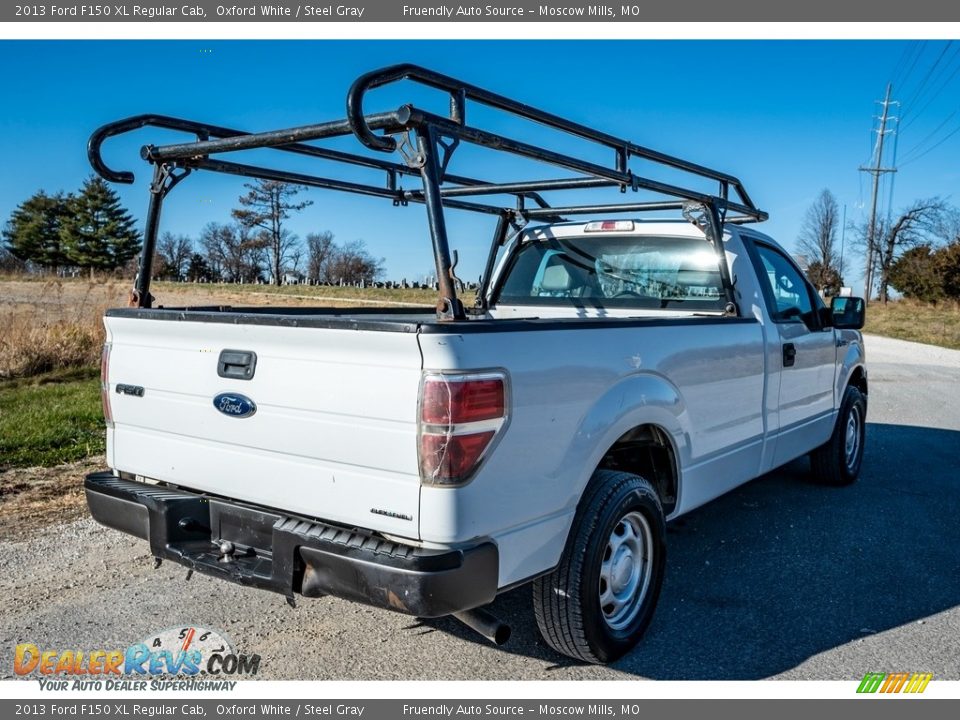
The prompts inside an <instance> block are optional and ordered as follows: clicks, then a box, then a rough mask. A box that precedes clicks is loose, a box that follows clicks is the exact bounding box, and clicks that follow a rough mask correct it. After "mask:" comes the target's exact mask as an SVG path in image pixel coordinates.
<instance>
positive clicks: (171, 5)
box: [0, 0, 960, 23]
mask: <svg viewBox="0 0 960 720" xmlns="http://www.w3.org/2000/svg"><path fill="white" fill-rule="evenodd" d="M0 20H2V21H4V22H264V21H274V22H297V23H298V22H321V23H323V22H403V21H409V22H581V23H582V22H683V21H706V22H718V21H728V22H749V21H764V22H855V21H864V20H870V21H871V22H931V21H933V22H952V21H957V20H960V2H943V0H912V2H909V3H904V2H895V1H894V0H839V1H838V0H805V2H802V3H800V2H783V1H782V0H781V1H780V2H771V1H770V0H726V1H725V2H722V3H718V2H716V0H686V2H683V3H664V2H650V1H649V0H637V1H636V2H626V3H621V2H617V3H609V4H596V3H588V2H577V1H576V0H560V1H558V0H546V1H544V0H499V1H498V2H496V3H494V4H469V3H455V2H421V3H416V2H414V3H409V4H408V3H405V2H402V1H401V0H355V1H354V2H352V3H326V2H323V1H320V2H315V3H297V2H280V3H252V2H251V3H245V2H240V3H236V4H231V3H225V4H221V3H218V2H209V1H208V0H199V1H197V0H195V1H194V2H189V3H177V2H166V3H164V2H156V3H151V2H122V1H121V2H110V3H106V4H84V3H79V2H71V0H66V1H64V2H36V3H31V4H6V3H4V4H3V5H2V6H0Z"/></svg>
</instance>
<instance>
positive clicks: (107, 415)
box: [100, 343, 113, 427]
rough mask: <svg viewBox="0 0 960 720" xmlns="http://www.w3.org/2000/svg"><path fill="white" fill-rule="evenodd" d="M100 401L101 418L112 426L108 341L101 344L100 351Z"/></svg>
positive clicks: (108, 425)
mask: <svg viewBox="0 0 960 720" xmlns="http://www.w3.org/2000/svg"><path fill="white" fill-rule="evenodd" d="M100 402H101V403H102V404H103V419H104V421H106V423H107V427H113V410H112V409H111V407H110V343H104V344H103V352H101V353H100Z"/></svg>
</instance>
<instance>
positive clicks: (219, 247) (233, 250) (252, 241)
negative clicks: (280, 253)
mask: <svg viewBox="0 0 960 720" xmlns="http://www.w3.org/2000/svg"><path fill="white" fill-rule="evenodd" d="M267 244H268V239H267V238H266V237H265V236H263V234H261V233H257V234H254V233H252V232H251V231H250V229H249V228H247V227H245V226H243V225H240V224H236V225H221V224H219V223H210V224H208V225H207V226H206V227H204V228H203V231H202V232H201V233H200V245H201V247H202V248H203V249H204V255H205V258H206V261H207V265H208V267H209V268H210V271H211V273H212V274H213V275H214V276H215V277H217V278H219V279H220V280H226V281H227V282H254V281H256V280H257V279H258V278H259V277H260V275H261V273H262V272H263V268H264V265H265V263H266V260H267V257H266V256H267Z"/></svg>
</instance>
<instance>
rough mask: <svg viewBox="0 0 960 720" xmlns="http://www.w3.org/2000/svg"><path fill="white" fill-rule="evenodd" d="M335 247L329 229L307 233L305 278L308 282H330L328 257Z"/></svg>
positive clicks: (331, 254)
mask: <svg viewBox="0 0 960 720" xmlns="http://www.w3.org/2000/svg"><path fill="white" fill-rule="evenodd" d="M336 247H337V246H336V245H334V243H333V233H332V232H330V231H325V232H322V233H310V234H309V235H307V279H308V280H309V281H310V282H313V283H319V282H330V278H329V275H328V270H329V265H330V258H331V257H332V256H333V253H334V251H335V250H336Z"/></svg>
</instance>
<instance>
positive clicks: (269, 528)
mask: <svg viewBox="0 0 960 720" xmlns="http://www.w3.org/2000/svg"><path fill="white" fill-rule="evenodd" d="M84 487H85V489H86V495H87V505H88V506H89V508H90V514H91V515H92V516H93V518H94V519H95V520H96V521H97V522H99V523H101V524H103V525H106V526H107V527H110V528H113V529H115V530H120V531H122V532H125V533H128V534H130V535H134V536H136V537H139V538H142V539H144V540H147V541H149V543H150V551H151V552H152V553H153V555H154V556H155V557H158V558H163V559H167V560H172V561H174V562H177V563H179V564H181V565H183V566H185V567H188V568H191V569H193V570H196V571H197V572H200V573H203V574H205V575H211V576H214V577H218V578H221V579H223V580H228V581H230V582H234V583H238V584H240V585H249V586H252V587H257V588H261V589H264V590H270V591H272V592H276V593H280V594H281V595H285V596H287V597H292V596H293V595H294V594H295V593H299V594H301V595H303V596H305V597H319V596H322V595H333V596H335V597H341V598H345V599H347V600H353V601H356V602H362V603H366V604H368V605H374V606H377V607H382V608H388V609H390V610H397V611H399V612H403V613H408V614H410V615H416V616H418V617H441V616H444V615H450V614H452V613H455V612H461V611H463V610H469V609H471V608H476V607H480V606H481V605H486V604H488V603H490V602H491V601H492V600H493V599H494V597H495V596H496V594H497V579H498V572H499V557H498V553H497V547H496V545H494V544H493V543H489V542H484V543H480V544H478V545H476V546H473V547H470V548H466V549H457V550H427V549H424V548H418V547H413V546H410V545H402V544H399V543H394V542H390V541H388V540H384V539H383V538H381V537H378V536H376V535H374V534H372V533H369V532H366V531H363V530H350V529H345V528H340V527H336V526H333V525H327V524H324V523H320V522H317V521H315V520H308V519H305V518H300V517H291V516H287V515H284V514H282V513H279V512H278V511H275V510H269V509H266V508H261V507H257V506H254V505H247V504H243V503H239V502H236V501H232V500H228V499H224V498H218V497H213V496H208V495H204V494H202V493H196V492H192V491H187V490H182V489H179V488H172V487H167V486H164V485H147V484H145V483H140V482H134V481H131V480H125V479H122V478H118V477H115V476H114V475H113V474H111V473H110V472H109V471H106V472H98V473H93V474H91V475H88V476H87V478H86V481H85V482H84ZM225 543H229V544H230V545H231V546H232V549H233V552H232V553H229V554H227V555H224V554H223V552H222V551H221V546H222V545H223V544H225Z"/></svg>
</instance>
